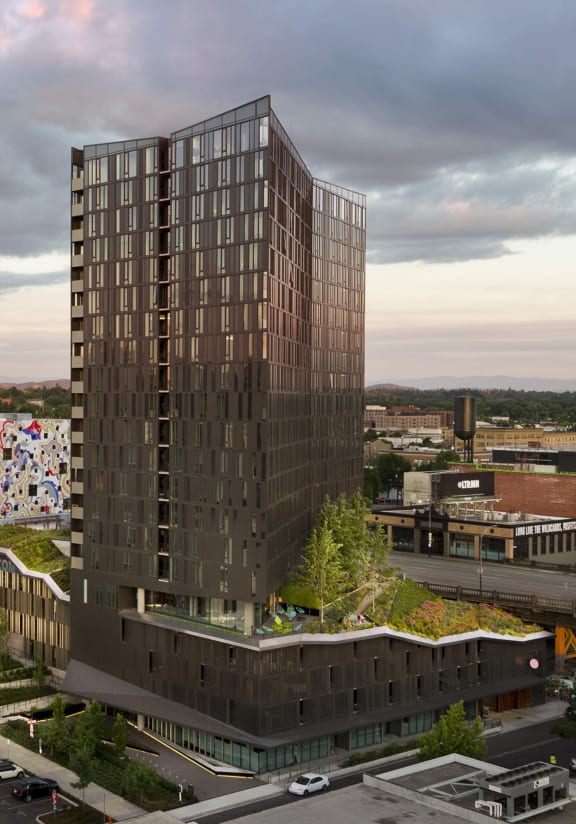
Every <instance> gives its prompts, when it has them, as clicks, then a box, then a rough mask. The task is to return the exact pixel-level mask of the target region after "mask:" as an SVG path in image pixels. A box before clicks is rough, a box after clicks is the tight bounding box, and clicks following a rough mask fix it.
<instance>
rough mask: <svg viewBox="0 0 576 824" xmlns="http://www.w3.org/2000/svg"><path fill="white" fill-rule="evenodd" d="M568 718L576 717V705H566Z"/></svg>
mask: <svg viewBox="0 0 576 824" xmlns="http://www.w3.org/2000/svg"><path fill="white" fill-rule="evenodd" d="M566 718H573V719H576V707H566Z"/></svg>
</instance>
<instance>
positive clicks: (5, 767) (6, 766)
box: [0, 761, 26, 781]
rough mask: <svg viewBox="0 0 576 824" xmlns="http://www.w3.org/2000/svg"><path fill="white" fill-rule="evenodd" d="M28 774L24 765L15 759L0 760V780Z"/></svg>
mask: <svg viewBox="0 0 576 824" xmlns="http://www.w3.org/2000/svg"><path fill="white" fill-rule="evenodd" d="M25 775H26V773H25V771H24V770H23V769H22V767H19V766H18V764H14V762H13V761H0V781H5V780H6V779H7V778H23V777H24V776H25Z"/></svg>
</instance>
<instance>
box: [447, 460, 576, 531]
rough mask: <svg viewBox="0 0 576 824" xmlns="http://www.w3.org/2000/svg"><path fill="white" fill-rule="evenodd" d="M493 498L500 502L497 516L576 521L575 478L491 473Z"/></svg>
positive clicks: (570, 476) (517, 473) (572, 476)
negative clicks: (518, 514) (544, 516)
mask: <svg viewBox="0 0 576 824" xmlns="http://www.w3.org/2000/svg"><path fill="white" fill-rule="evenodd" d="M450 468H451V469H458V471H459V472H472V471H477V470H476V469H475V467H472V466H466V467H464V466H462V467H459V466H458V465H457V464H453V465H452V466H451V467H450ZM487 471H491V470H487ZM494 495H495V497H496V498H500V501H499V502H498V503H497V504H495V505H494V509H496V510H498V511H500V512H522V513H524V514H529V515H549V516H551V517H558V518H576V475H543V474H541V473H539V472H499V471H498V470H494Z"/></svg>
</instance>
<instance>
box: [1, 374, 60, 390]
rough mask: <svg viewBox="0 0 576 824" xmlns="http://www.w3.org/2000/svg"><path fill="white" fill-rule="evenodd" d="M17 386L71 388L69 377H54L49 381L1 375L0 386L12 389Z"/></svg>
mask: <svg viewBox="0 0 576 824" xmlns="http://www.w3.org/2000/svg"><path fill="white" fill-rule="evenodd" d="M12 386H15V387H16V388H17V389H53V388H54V387H55V386H61V387H62V389H70V379H69V378H54V379H53V380H49V381H31V380H26V379H25V378H12V379H10V378H5V377H2V376H0V388H2V389H10V388H11V387H12Z"/></svg>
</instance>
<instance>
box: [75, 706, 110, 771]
mask: <svg viewBox="0 0 576 824" xmlns="http://www.w3.org/2000/svg"><path fill="white" fill-rule="evenodd" d="M103 732H104V719H103V717H102V707H101V706H100V704H99V703H98V701H91V702H90V704H89V705H88V708H87V709H86V710H84V712H83V713H82V715H80V716H79V717H78V719H77V720H76V723H75V724H74V732H73V736H72V749H73V750H82V751H83V752H85V753H87V754H88V755H89V756H90V758H92V757H93V756H94V754H95V752H96V747H97V745H98V742H99V741H100V740H101V738H102V734H103Z"/></svg>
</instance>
